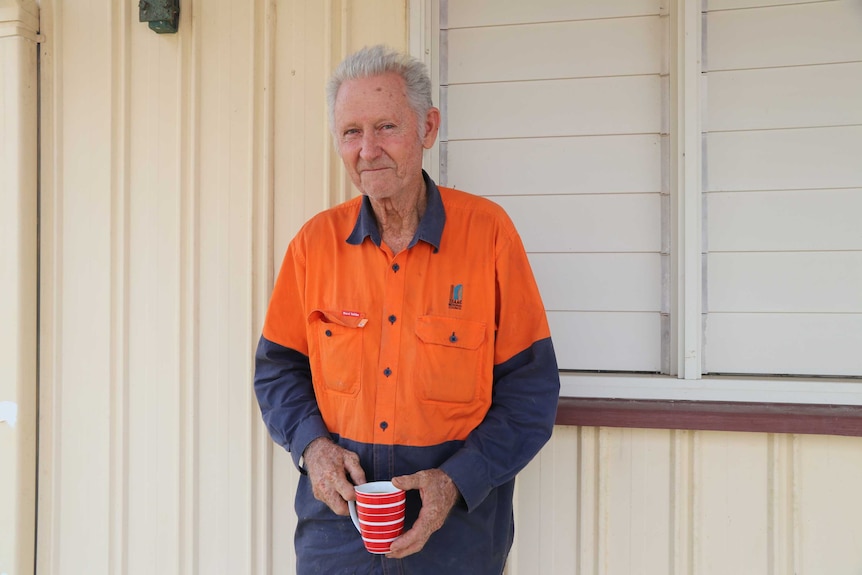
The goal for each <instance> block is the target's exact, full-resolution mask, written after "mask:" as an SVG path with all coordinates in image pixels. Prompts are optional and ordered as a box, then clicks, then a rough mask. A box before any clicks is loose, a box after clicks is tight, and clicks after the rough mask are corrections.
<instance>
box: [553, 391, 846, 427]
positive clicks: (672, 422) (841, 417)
mask: <svg viewBox="0 0 862 575" xmlns="http://www.w3.org/2000/svg"><path fill="white" fill-rule="evenodd" d="M556 423H557V425H578V426H591V427H631V428H647V429H689V430H705V431H749V432H758V433H806V434H818V435H844V436H856V437H862V405H810V404H793V403H760V402H757V403H753V402H734V401H670V400H653V399H599V398H574V397H561V398H560V403H559V406H558V408H557V421H556Z"/></svg>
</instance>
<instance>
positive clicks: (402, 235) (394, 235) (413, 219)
mask: <svg viewBox="0 0 862 575" xmlns="http://www.w3.org/2000/svg"><path fill="white" fill-rule="evenodd" d="M427 204H428V198H427V193H426V190H425V181H424V179H423V180H420V181H419V185H418V186H416V187H414V188H413V189H412V190H404V191H403V192H402V193H400V194H398V195H397V196H395V197H391V198H383V199H378V200H373V199H372V200H371V207H372V209H373V210H374V216H375V217H376V219H377V227H378V229H379V230H380V237H381V239H382V241H383V243H385V244H386V245H387V246H389V249H391V250H392V253H393V254H397V253H399V252H401V251H402V250H404V249H405V248H406V247H407V246H408V245H409V244H410V240H412V239H413V236H415V235H416V230H417V229H419V221H420V220H421V219H422V216H423V215H424V214H425V208H426V207H427Z"/></svg>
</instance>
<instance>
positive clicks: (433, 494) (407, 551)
mask: <svg viewBox="0 0 862 575" xmlns="http://www.w3.org/2000/svg"><path fill="white" fill-rule="evenodd" d="M392 483H393V484H395V486H396V487H399V488H400V489H405V490H406V489H418V490H419V496H420V497H421V498H422V509H421V510H420V511H419V517H417V518H416V522H415V523H414V524H413V527H412V528H411V529H410V530H409V531H407V532H405V533H403V534H402V535H401V537H399V538H398V539H396V540H395V541H393V542H392V546H391V548H390V552H389V554H388V555H387V557H390V558H392V559H401V558H403V557H407V556H408V555H412V554H413V553H417V552H419V551H421V550H422V548H423V547H425V543H427V542H428V539H429V538H430V537H431V535H432V534H433V533H434V532H435V531H437V530H438V529H440V528H441V527H442V526H443V523H444V522H445V521H446V517H448V516H449V512H450V511H451V510H452V507H454V506H455V503H457V501H458V497H459V493H458V488H457V487H456V486H455V484H454V483H453V482H452V479H451V478H450V477H449V476H448V475H446V473H444V472H443V471H440V470H439V469H429V470H426V471H420V472H418V473H414V474H413V475H403V476H401V477H396V478H394V479H393V480H392Z"/></svg>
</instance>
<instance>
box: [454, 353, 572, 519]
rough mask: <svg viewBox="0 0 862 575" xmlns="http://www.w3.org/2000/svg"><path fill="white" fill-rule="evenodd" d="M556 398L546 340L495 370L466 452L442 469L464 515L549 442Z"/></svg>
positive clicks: (553, 365) (554, 372)
mask: <svg viewBox="0 0 862 575" xmlns="http://www.w3.org/2000/svg"><path fill="white" fill-rule="evenodd" d="M559 395H560V376H559V372H558V370H557V359H556V356H555V354H554V347H553V344H552V343H551V339H550V338H546V339H542V340H539V341H537V342H535V343H534V344H533V345H531V346H530V347H529V348H527V349H525V350H524V351H522V352H520V353H518V354H516V355H515V356H514V357H512V358H511V359H509V360H508V361H506V362H504V363H502V364H499V365H497V366H495V367H494V390H493V395H492V402H491V408H490V409H489V410H488V413H487V415H486V416H485V419H484V420H483V421H482V423H480V424H479V425H478V427H476V429H474V430H473V431H472V432H471V433H470V435H469V436H467V440H466V442H465V444H464V446H463V447H462V448H461V449H460V450H459V451H458V452H457V453H455V455H453V456H452V457H451V458H450V459H448V460H447V461H446V462H445V463H444V464H443V465H441V466H440V469H442V470H443V471H445V472H446V474H447V475H449V477H451V478H452V481H454V483H455V485H456V486H457V487H458V490H459V491H460V492H461V495H462V496H463V497H464V501H465V502H466V503H467V509H474V508H475V507H476V506H478V505H479V504H480V503H482V501H483V500H484V499H485V497H487V496H488V494H489V493H490V492H491V490H492V489H494V488H496V487H498V486H500V485H502V484H504V483H506V482H507V481H510V480H511V479H513V478H514V477H515V475H516V474H517V473H518V472H519V471H521V469H523V468H524V467H525V466H526V465H527V463H529V462H530V460H531V459H532V458H533V457H534V456H535V455H536V454H537V453H538V452H539V450H540V449H541V448H542V446H543V445H544V444H545V443H546V442H547V441H548V439H550V437H551V433H552V432H553V429H554V421H555V420H556V416H557V400H558V398H559Z"/></svg>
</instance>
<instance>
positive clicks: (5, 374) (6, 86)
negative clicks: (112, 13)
mask: <svg viewBox="0 0 862 575" xmlns="http://www.w3.org/2000/svg"><path fill="white" fill-rule="evenodd" d="M38 28H39V9H38V6H37V4H36V2H34V1H32V0H26V1H25V0H15V1H13V0H0V469H2V470H0V573H24V572H25V571H30V569H31V568H32V565H33V553H34V551H35V543H36V541H35V530H36V486H37V478H36V447H37V439H36V434H37V429H38V421H37V417H38V413H39V410H38V405H37V403H38V388H37V385H38V383H37V376H38V365H37V341H38V340H37V337H38V333H37V318H38V286H37V281H38V280H37V278H38V256H37V253H38V252H37V250H38V231H37V230H38V222H37V218H38V186H37V182H38V148H37V141H38V130H37V126H38V84H37V56H38V44H37V43H36V33H37V31H38Z"/></svg>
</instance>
